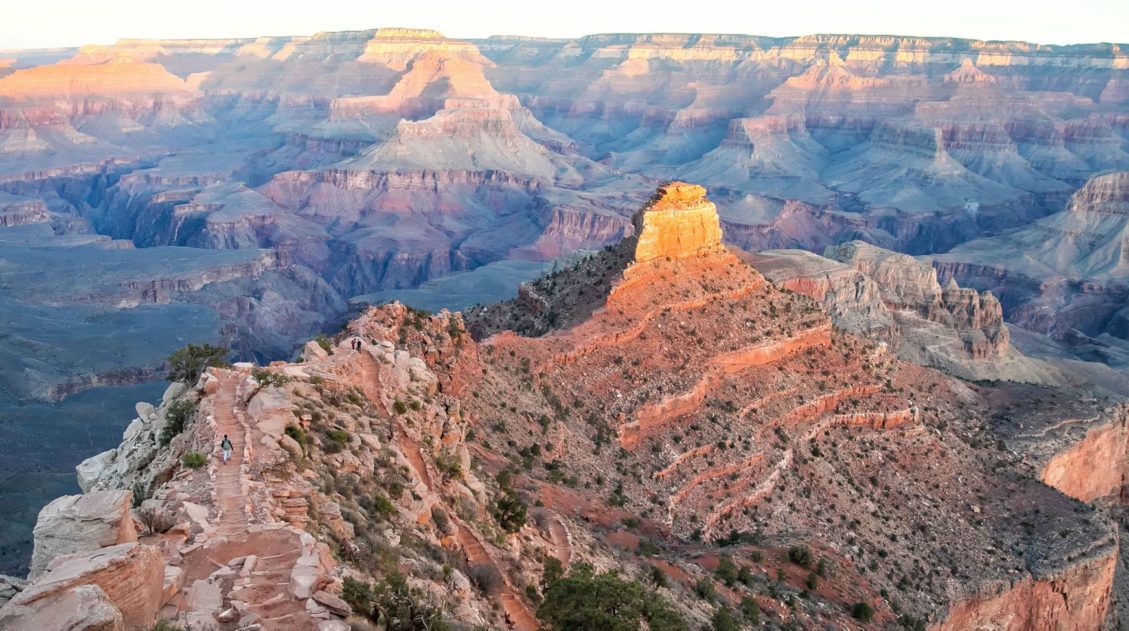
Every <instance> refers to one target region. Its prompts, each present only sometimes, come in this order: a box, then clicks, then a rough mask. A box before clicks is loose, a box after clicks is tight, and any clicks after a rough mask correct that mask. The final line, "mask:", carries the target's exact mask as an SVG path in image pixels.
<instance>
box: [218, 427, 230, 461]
mask: <svg viewBox="0 0 1129 631" xmlns="http://www.w3.org/2000/svg"><path fill="white" fill-rule="evenodd" d="M220 449H222V450H223V462H224V464H227V459H228V458H230V457H231V441H230V440H228V438H227V434H224V435H223V442H221V443H220Z"/></svg>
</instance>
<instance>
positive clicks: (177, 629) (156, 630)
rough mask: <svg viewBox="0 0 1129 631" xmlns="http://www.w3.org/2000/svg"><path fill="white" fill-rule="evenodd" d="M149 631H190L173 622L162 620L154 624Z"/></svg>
mask: <svg viewBox="0 0 1129 631" xmlns="http://www.w3.org/2000/svg"><path fill="white" fill-rule="evenodd" d="M149 631H188V629H187V628H185V627H182V626H180V625H179V624H176V623H175V622H173V621H171V620H166V619H165V618H161V619H159V620H157V621H156V622H154V623H153V626H151V627H149Z"/></svg>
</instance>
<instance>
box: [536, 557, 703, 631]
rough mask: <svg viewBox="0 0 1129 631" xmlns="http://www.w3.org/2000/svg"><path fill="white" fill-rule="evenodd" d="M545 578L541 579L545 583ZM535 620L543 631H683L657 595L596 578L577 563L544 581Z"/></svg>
mask: <svg viewBox="0 0 1129 631" xmlns="http://www.w3.org/2000/svg"><path fill="white" fill-rule="evenodd" d="M546 578H547V577H543V579H542V580H543V582H546ZM547 582H548V587H547V588H546V589H545V591H544V600H543V601H542V603H541V606H540V607H538V609H537V617H538V618H539V619H540V620H541V622H542V623H543V624H544V627H545V628H546V629H550V630H557V631H563V630H565V629H567V630H569V631H629V630H635V629H641V628H643V623H644V622H645V623H646V625H647V628H649V629H650V630H651V631H686V630H688V629H689V626H688V625H687V624H686V621H685V620H684V619H683V618H682V617H681V616H680V615H679V614H678V613H677V612H676V611H675V610H674V609H673V607H671V606H670V605H669V604H668V603H667V602H666V601H665V600H664V599H663V598H662V597H660V596H659V595H658V594H656V593H654V592H652V591H650V590H648V589H646V588H645V587H643V586H642V585H641V584H639V582H638V581H629V580H624V579H622V578H620V577H619V575H618V574H616V573H615V572H610V571H609V572H603V573H600V574H596V573H595V572H594V570H593V568H592V566H591V565H589V564H587V563H577V564H575V565H573V566H572V567H571V568H570V569H569V571H568V574H565V575H558V576H557V577H556V578H555V579H553V580H550V581H547Z"/></svg>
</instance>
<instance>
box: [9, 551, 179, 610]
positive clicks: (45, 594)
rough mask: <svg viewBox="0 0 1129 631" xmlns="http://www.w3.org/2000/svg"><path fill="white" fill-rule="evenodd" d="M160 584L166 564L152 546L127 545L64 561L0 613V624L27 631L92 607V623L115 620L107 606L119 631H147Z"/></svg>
mask: <svg viewBox="0 0 1129 631" xmlns="http://www.w3.org/2000/svg"><path fill="white" fill-rule="evenodd" d="M164 578H165V562H164V559H162V557H161V553H160V552H159V551H158V550H157V548H155V547H153V546H148V545H142V544H138V543H125V544H121V545H112V546H109V547H105V548H101V549H97V550H93V551H89V552H80V553H76V554H72V555H68V556H62V557H58V558H56V559H55V560H54V561H53V562H52V563H51V565H50V566H49V567H48V571H47V573H46V574H43V575H42V576H39V577H37V578H36V579H35V580H33V581H32V582H31V584H30V585H28V586H27V588H26V589H24V590H23V591H22V592H20V593H19V594H18V595H17V596H16V597H15V598H13V599H12V600H11V601H10V602H9V603H8V604H7V605H6V606H5V607H4V609H3V610H0V619H3V617H4V616H5V615H10V616H12V618H11V620H12V622H13V623H15V624H16V625H17V628H25V627H23V626H22V625H25V624H28V623H29V622H38V621H44V622H46V621H47V620H51V619H53V618H54V617H55V616H58V618H54V619H56V620H66V619H69V620H76V619H81V618H82V615H84V611H83V610H82V609H79V610H77V611H75V610H70V611H68V610H66V609H64V607H68V606H69V607H86V606H90V607H92V611H91V612H90V615H91V617H92V619H97V618H98V617H102V618H105V619H114V618H116V616H113V614H112V612H110V611H109V609H108V608H107V607H106V605H107V604H109V605H110V607H112V608H113V609H115V610H116V611H117V612H118V614H119V615H120V619H121V624H122V625H124V626H123V627H120V628H124V629H129V630H136V629H145V628H148V627H149V625H151V624H152V623H153V621H154V620H155V619H156V616H157V610H158V609H159V608H160V606H161V604H162V586H163V585H164ZM87 586H95V587H98V588H100V590H101V592H102V596H104V598H105V600H102V599H99V598H97V592H91V591H89V590H86V589H83V588H84V587H87ZM41 602H42V604H40V603H41ZM24 616H28V617H27V618H25V617H24ZM5 628H8V627H5ZM26 628H31V627H26ZM40 628H44V627H40ZM79 628H82V627H79ZM94 628H99V627H94ZM107 628H111V629H112V628H114V627H112V626H110V627H107Z"/></svg>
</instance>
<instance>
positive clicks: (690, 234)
mask: <svg viewBox="0 0 1129 631" xmlns="http://www.w3.org/2000/svg"><path fill="white" fill-rule="evenodd" d="M635 233H636V235H638V236H637V239H638V241H637V243H636V245H635V262H636V263H646V262H647V261H651V260H654V259H658V258H684V257H691V256H696V255H699V254H702V253H705V252H708V251H711V250H717V249H718V248H720V247H721V223H720V220H719V219H718V216H717V207H716V206H714V204H713V202H711V201H710V200H708V199H706V189H705V188H703V187H701V186H698V185H697V184H687V183H685V182H671V183H669V184H664V185H663V186H661V187H659V190H658V192H657V193H655V196H654V197H653V198H652V201H651V202H650V203H648V204H647V206H646V207H644V208H643V210H642V211H641V213H640V214H639V215H638V216H637V218H636V220H635Z"/></svg>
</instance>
